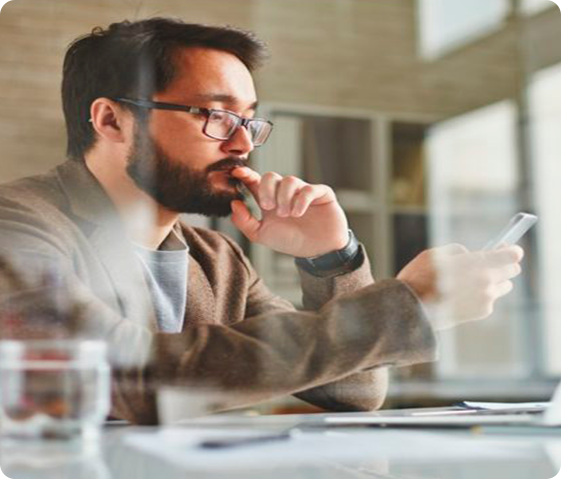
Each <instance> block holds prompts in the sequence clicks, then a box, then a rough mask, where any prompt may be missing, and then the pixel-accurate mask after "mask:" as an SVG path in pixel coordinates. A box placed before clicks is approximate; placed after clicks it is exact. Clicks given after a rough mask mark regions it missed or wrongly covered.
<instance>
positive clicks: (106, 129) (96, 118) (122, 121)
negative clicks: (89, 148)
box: [90, 98, 132, 143]
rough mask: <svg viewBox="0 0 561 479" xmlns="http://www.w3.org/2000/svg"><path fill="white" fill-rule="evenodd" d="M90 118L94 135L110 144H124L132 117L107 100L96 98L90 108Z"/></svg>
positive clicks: (116, 104) (115, 103) (113, 102)
mask: <svg viewBox="0 0 561 479" xmlns="http://www.w3.org/2000/svg"><path fill="white" fill-rule="evenodd" d="M90 118H91V120H90V121H91V123H92V126H93V128H94V129H95V131H96V133H97V134H98V135H99V136H100V137H102V138H105V139H107V140H109V141H111V142H114V143H125V142H126V140H127V136H128V134H127V132H128V131H129V128H130V125H131V122H132V115H131V113H130V112H129V111H127V110H124V109H123V108H121V106H120V105H119V104H118V103H117V102H115V101H113V100H110V99H108V98H96V99H95V100H94V101H93V103H92V106H91V107H90Z"/></svg>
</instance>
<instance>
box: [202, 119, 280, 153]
mask: <svg viewBox="0 0 561 479" xmlns="http://www.w3.org/2000/svg"><path fill="white" fill-rule="evenodd" d="M240 123H241V119H240V118H239V117H237V116H236V115H233V114H230V113H228V112H226V111H212V113H211V114H210V115H209V117H208V120H207V124H206V131H205V132H206V134H207V135H209V136H211V137H213V138H216V139H219V140H227V139H228V138H230V137H231V136H232V135H233V134H234V132H235V131H236V129H237V128H238V127H239V125H240ZM247 130H248V132H249V135H250V138H251V141H252V143H253V144H254V145H255V146H260V145H262V144H263V143H265V141H266V140H267V138H268V136H269V133H270V131H271V125H270V124H269V123H267V122H266V121H263V120H250V121H249V123H248V125H247Z"/></svg>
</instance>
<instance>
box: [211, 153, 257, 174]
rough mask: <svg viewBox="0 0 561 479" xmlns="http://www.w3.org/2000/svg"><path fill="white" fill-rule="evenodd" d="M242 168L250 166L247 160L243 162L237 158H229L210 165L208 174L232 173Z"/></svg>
mask: <svg viewBox="0 0 561 479" xmlns="http://www.w3.org/2000/svg"><path fill="white" fill-rule="evenodd" d="M240 166H248V162H247V160H241V159H239V158H235V157H228V158H224V159H222V160H219V161H217V162H216V163H213V164H212V165H209V166H208V167H207V169H206V172H207V173H211V172H212V171H231V170H233V169H234V168H238V167H240Z"/></svg>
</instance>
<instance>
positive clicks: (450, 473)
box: [0, 415, 561, 479]
mask: <svg viewBox="0 0 561 479" xmlns="http://www.w3.org/2000/svg"><path fill="white" fill-rule="evenodd" d="M313 417H315V418H317V417H318V416H317V415H314V416H313ZM303 419H309V417H307V416H275V417H274V416H263V417H257V418H247V417H237V418H232V417H230V416H228V417H220V416H215V417H212V418H208V419H206V420H202V421H198V422H197V423H196V424H195V423H193V424H192V425H190V426H188V427H185V428H183V429H182V430H178V429H169V428H167V429H166V428H147V427H132V426H124V427H123V426H108V427H107V428H106V429H105V431H104V434H103V438H102V441H101V450H100V451H99V453H95V452H91V453H89V454H84V455H80V454H77V453H76V452H73V451H72V450H69V449H68V448H66V449H65V448H57V449H53V448H50V449H49V448H48V447H47V446H44V447H43V446H41V447H38V448H34V449H33V450H27V451H26V450H24V449H18V450H16V451H14V450H9V449H2V450H1V455H0V465H1V466H2V469H3V471H4V473H5V474H6V475H8V476H9V477H11V478H13V479H35V478H41V479H46V478H48V479H51V478H52V479H67V478H68V479H179V478H181V479H184V478H196V479H204V478H221V479H222V478H239V479H242V478H244V479H247V478H260V479H261V478H265V477H266V478H273V479H276V478H279V479H281V478H282V479H286V478H291V479H292V478H295V479H297V478H306V479H313V478H318V479H319V478H322V479H324V478H326V479H331V478H333V479H335V478H349V479H351V478H353V479H356V478H365V479H366V478H370V479H371V478H379V479H382V478H387V479H398V478H400V479H413V478H414V479H471V478H473V479H503V478H505V479H549V478H551V477H553V476H554V475H555V474H556V473H557V472H558V470H559V468H561V430H560V431H559V433H558V435H557V432H550V433H549V434H544V435H536V434H532V435H529V434H520V433H514V434H508V435H498V434H477V433H474V432H472V431H470V430H457V429H452V430H442V429H440V430H427V429H416V430H409V429H407V430H405V429H390V428H381V429H380V428H378V429H377V428H360V427H357V428H336V429H333V430H330V431H323V432H320V431H318V430H306V429H304V430H303V432H301V433H300V434H298V435H296V436H294V437H293V438H291V439H289V440H284V441H273V442H269V443H265V444H257V445H246V446H243V447H242V446H240V447H238V448H235V449H229V450H212V451H211V450H206V451H205V450H202V451H201V450H200V448H196V447H194V446H193V445H189V444H188V440H187V439H185V443H184V444H182V441H184V439H182V438H191V439H192V436H193V434H194V432H195V431H201V430H202V431H203V432H202V433H201V434H206V431H208V434H209V435H213V434H214V435H216V434H217V433H219V434H223V433H224V434H228V433H229V432H230V433H231V432H232V431H239V430H240V429H243V430H248V429H249V430H252V431H255V430H263V431H269V430H271V429H276V430H282V429H284V428H287V427H290V426H291V425H294V424H297V423H299V422H301V421H302V420H303ZM191 439H189V440H191Z"/></svg>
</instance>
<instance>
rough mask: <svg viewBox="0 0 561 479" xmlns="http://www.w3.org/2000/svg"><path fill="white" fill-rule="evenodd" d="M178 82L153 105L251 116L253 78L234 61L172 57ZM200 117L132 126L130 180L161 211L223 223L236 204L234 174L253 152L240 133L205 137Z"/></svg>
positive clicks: (156, 114) (161, 116)
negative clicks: (214, 218) (218, 218)
mask: <svg viewBox="0 0 561 479" xmlns="http://www.w3.org/2000/svg"><path fill="white" fill-rule="evenodd" d="M176 61H177V68H178V72H177V77H176V79H175V80H174V81H173V82H172V84H171V85H170V86H169V87H168V88H167V89H166V90H165V91H164V92H161V93H158V94H156V95H154V97H153V100H154V101H160V102H167V103H177V104H180V105H188V106H196V107H204V108H216V109H222V110H230V111H233V112H234V113H237V114H238V115H241V116H249V117H251V116H253V114H254V112H255V107H256V94H255V88H254V85H253V79H252V77H251V74H250V73H249V71H248V70H247V68H246V67H245V66H244V64H243V63H242V62H241V61H240V60H238V59H237V58H236V57H235V56H234V55H231V54H229V53H226V52H222V51H218V50H210V49H204V48H189V49H184V50H182V51H181V52H180V53H179V54H178V55H177V57H176ZM205 119H206V118H205V116H204V115H195V114H191V113H185V112H180V111H167V110H166V111H163V110H151V113H150V117H149V120H148V123H147V125H143V124H142V123H139V122H138V121H137V122H136V126H135V135H134V142H133V144H132V147H131V151H130V153H129V157H128V164H127V173H128V174H129V176H130V177H131V178H132V179H133V181H134V182H135V183H136V185H137V186H138V187H139V188H141V189H142V190H144V191H146V192H147V193H148V194H149V195H150V196H152V197H153V198H154V199H155V200H156V201H157V202H158V203H159V204H161V205H162V206H164V207H165V208H167V209H169V210H172V211H177V212H183V213H199V214H205V215H216V216H226V215H228V214H229V213H230V212H231V209H230V202H231V201H232V200H234V199H241V194H240V193H239V190H238V187H239V185H240V182H239V180H237V179H235V178H233V177H232V176H231V175H230V172H231V170H232V169H233V168H234V167H236V166H240V165H242V164H245V161H246V160H247V155H248V154H249V152H250V151H251V150H252V149H253V145H252V143H251V140H250V138H249V136H248V133H247V131H246V129H245V128H239V129H238V130H237V131H236V132H235V133H234V135H233V136H232V137H231V138H230V139H229V140H226V141H222V140H215V139H212V138H209V137H207V136H205V135H204V133H203V126H204V124H205Z"/></svg>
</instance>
